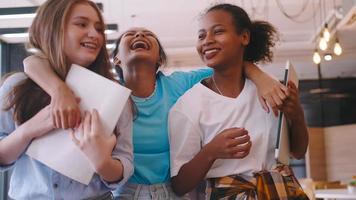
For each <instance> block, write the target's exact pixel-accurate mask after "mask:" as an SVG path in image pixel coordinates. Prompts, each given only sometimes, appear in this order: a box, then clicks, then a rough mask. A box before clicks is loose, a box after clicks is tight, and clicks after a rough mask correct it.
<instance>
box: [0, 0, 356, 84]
mask: <svg viewBox="0 0 356 200" xmlns="http://www.w3.org/2000/svg"><path fill="white" fill-rule="evenodd" d="M43 2H44V0H12V1H0V8H4V7H24V6H38V5H40V4H41V3H43ZM95 2H98V3H99V2H100V3H102V4H103V11H104V12H103V14H104V17H105V20H106V23H107V24H113V23H114V24H118V27H119V32H116V33H112V34H109V35H108V38H109V39H113V40H114V39H115V38H117V37H118V36H119V35H120V33H121V32H122V31H125V30H127V29H128V28H130V27H133V26H143V27H146V28H148V29H151V30H152V31H154V32H155V33H156V34H157V35H158V37H159V39H160V40H161V42H162V43H163V45H164V47H165V49H166V51H167V54H168V60H169V63H168V66H169V67H196V66H202V65H203V63H201V61H200V59H199V56H198V55H197V53H196V51H195V41H196V37H197V36H196V32H197V28H196V27H197V24H196V23H197V19H198V17H199V14H200V13H201V12H202V11H204V9H206V8H207V7H209V6H210V5H212V4H214V3H216V2H229V3H234V4H237V5H239V6H241V7H243V8H244V9H245V10H246V11H247V12H248V13H249V15H250V17H252V19H260V20H268V21H269V22H271V23H272V24H273V25H275V26H276V27H277V28H278V30H279V32H280V35H281V37H280V42H279V43H278V45H277V46H276V48H275V50H274V52H275V58H274V61H273V62H272V63H270V64H261V66H263V69H265V70H266V71H268V72H270V73H272V74H274V75H275V76H276V77H278V78H280V79H281V78H282V77H283V67H284V65H285V62H286V60H287V59H290V60H291V61H292V63H293V64H294V66H295V68H296V71H297V73H298V75H299V77H300V79H316V78H317V74H318V73H317V68H316V66H315V64H313V62H312V55H313V52H314V49H315V46H316V42H315V39H316V38H317V35H318V33H320V30H321V28H322V26H323V24H324V21H325V20H326V21H328V22H329V23H330V24H332V23H334V24H333V27H331V33H332V35H333V34H335V33H336V34H337V36H338V38H339V41H340V44H341V46H342V48H343V54H342V55H341V56H338V57H336V58H334V59H333V60H332V61H324V60H322V62H321V72H322V76H323V78H335V77H356V39H355V38H356V37H355V35H356V22H355V21H356V20H355V18H356V0H334V1H331V0H299V1H290V0H289V1H288V0H249V1H247V0H246V1H244V0H235V1H231V0H230V1H228V0H226V1H216V0H96V1H95ZM320 2H322V5H320ZM278 3H279V6H278ZM304 5H306V6H305V9H303V6H304ZM281 7H282V8H283V10H284V12H285V13H286V14H288V15H296V14H298V13H301V14H300V15H299V17H297V18H295V19H294V21H293V20H291V19H288V18H287V17H286V16H285V15H283V13H282V11H281ZM334 8H336V9H334ZM335 13H336V14H335ZM320 15H322V16H320ZM313 16H315V20H313ZM296 21H298V22H296ZM30 24H31V20H29V19H16V20H0V28H15V27H28V26H29V25H30ZM334 27H335V28H334ZM0 38H1V36H0ZM1 39H2V40H5V41H6V42H24V41H25V40H24V39H20V40H11V39H4V38H1ZM330 52H331V51H330ZM334 57H335V56H334Z"/></svg>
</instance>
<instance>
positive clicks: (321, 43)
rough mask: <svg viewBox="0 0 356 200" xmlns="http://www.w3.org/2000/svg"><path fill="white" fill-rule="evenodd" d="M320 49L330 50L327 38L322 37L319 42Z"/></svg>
mask: <svg viewBox="0 0 356 200" xmlns="http://www.w3.org/2000/svg"><path fill="white" fill-rule="evenodd" d="M319 48H320V50H323V51H325V50H326V49H327V48H328V43H327V42H326V40H325V38H323V37H321V38H320V40H319Z"/></svg>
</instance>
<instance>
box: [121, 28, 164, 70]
mask: <svg viewBox="0 0 356 200" xmlns="http://www.w3.org/2000/svg"><path fill="white" fill-rule="evenodd" d="M160 49H161V47H160V45H159V43H158V40H157V37H156V35H155V34H154V33H152V32H151V31H149V30H147V29H145V28H131V29H129V30H128V31H126V32H125V33H124V34H123V35H122V37H121V40H120V43H119V47H118V54H117V55H116V56H115V62H116V64H118V62H120V63H121V64H120V66H122V67H127V66H131V65H132V64H135V63H138V62H144V63H146V64H148V65H152V66H155V67H157V66H158V65H160V64H162V63H160V62H162V61H161V59H160V56H161V55H160V51H161V50H160Z"/></svg>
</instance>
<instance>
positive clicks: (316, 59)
mask: <svg viewBox="0 0 356 200" xmlns="http://www.w3.org/2000/svg"><path fill="white" fill-rule="evenodd" d="M313 62H314V63H315V64H320V62H321V57H320V55H319V52H318V50H316V49H315V51H314V54H313Z"/></svg>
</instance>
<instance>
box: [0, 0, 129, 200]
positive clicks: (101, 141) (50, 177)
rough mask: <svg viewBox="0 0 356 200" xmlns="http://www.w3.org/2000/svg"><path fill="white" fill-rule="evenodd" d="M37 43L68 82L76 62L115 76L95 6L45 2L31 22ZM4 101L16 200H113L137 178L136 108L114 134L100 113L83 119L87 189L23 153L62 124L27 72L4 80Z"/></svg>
mask: <svg viewBox="0 0 356 200" xmlns="http://www.w3.org/2000/svg"><path fill="white" fill-rule="evenodd" d="M30 44H31V45H32V46H33V47H34V48H37V49H39V50H40V51H41V52H42V57H44V58H46V60H47V61H48V62H49V63H50V64H51V66H52V70H53V71H55V72H56V74H57V75H58V76H59V77H60V78H61V79H62V80H64V78H65V77H66V75H67V73H68V71H69V67H70V66H71V64H72V63H76V64H79V65H81V66H83V67H86V68H87V69H89V70H91V71H93V72H95V73H98V74H100V75H102V76H104V77H106V78H109V79H112V77H111V74H110V72H109V69H110V64H109V59H108V54H107V51H106V48H105V35H104V23H103V18H102V16H101V13H100V11H99V9H98V8H97V7H96V5H95V3H93V2H92V1H88V0H48V1H46V2H45V3H44V4H43V5H42V6H40V8H39V9H38V11H37V16H36V18H35V19H34V21H33V24H32V25H31V28H30ZM0 99H1V110H0V170H1V171H5V170H8V169H10V168H13V172H12V176H11V181H10V190H9V196H10V197H11V198H13V199H83V198H99V197H100V198H102V199H110V198H112V195H111V193H110V190H112V189H115V188H116V187H117V186H118V185H119V184H124V183H125V182H126V180H127V179H128V178H129V177H130V176H131V174H132V172H133V166H132V162H133V153H132V138H131V137H132V136H131V130H132V113H131V110H130V106H129V105H127V106H126V107H125V108H124V111H123V113H122V115H121V116H120V119H119V122H118V124H117V126H116V129H115V134H113V135H112V136H106V135H105V134H101V133H102V126H101V122H100V116H98V113H97V111H95V110H94V111H90V112H86V114H85V116H83V120H82V121H83V122H82V123H81V126H82V127H83V129H82V131H81V132H82V134H84V135H85V137H83V138H84V139H77V138H73V140H74V142H75V144H77V145H78V146H80V148H81V150H82V151H83V153H84V154H85V155H86V156H87V157H88V159H89V160H90V162H91V163H92V165H93V166H94V167H95V170H96V173H95V175H94V177H93V178H92V180H91V182H90V183H89V185H83V184H81V183H79V182H76V181H74V180H72V179H70V178H68V177H66V176H64V175H61V174H59V173H57V172H56V171H54V170H52V169H50V168H49V167H47V166H45V165H43V164H42V163H40V162H38V161H36V160H34V159H32V158H30V157H29V156H27V155H26V154H25V153H24V152H25V150H26V148H27V147H28V145H29V144H30V143H31V141H32V140H34V139H36V138H38V137H41V136H42V135H45V134H47V133H48V132H50V131H51V130H52V129H54V128H55V127H56V126H55V122H54V120H53V118H52V114H51V109H50V108H51V106H50V105H49V104H50V102H51V98H50V96H49V95H48V94H47V93H46V92H45V91H44V90H43V89H41V88H40V87H39V86H38V85H37V84H36V83H34V82H33V81H32V80H31V79H29V78H28V77H27V76H26V75H25V74H23V73H17V74H14V75H12V76H10V77H8V78H7V79H6V80H5V82H4V83H3V85H2V87H1V88H0ZM77 123H78V121H77ZM118 133H120V134H118ZM58 151H61V147H58ZM52 156H56V155H52Z"/></svg>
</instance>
